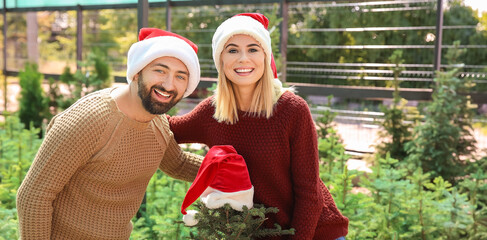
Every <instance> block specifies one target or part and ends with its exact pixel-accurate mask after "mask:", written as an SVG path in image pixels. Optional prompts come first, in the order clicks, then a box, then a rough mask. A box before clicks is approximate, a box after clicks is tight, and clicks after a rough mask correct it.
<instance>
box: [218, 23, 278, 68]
mask: <svg viewBox="0 0 487 240" xmlns="http://www.w3.org/2000/svg"><path fill="white" fill-rule="evenodd" d="M237 34H246V35H249V36H251V37H253V38H255V40H257V42H259V43H260V45H261V46H262V48H264V52H265V54H266V59H267V61H266V62H267V63H269V64H270V63H271V60H270V59H271V56H272V55H271V54H272V47H271V36H270V34H269V31H267V29H265V27H264V25H262V23H261V22H259V21H257V20H255V19H253V18H252V17H249V16H235V17H231V18H229V19H227V20H225V21H224V22H223V23H222V24H221V25H220V26H219V27H218V28H217V29H216V31H215V34H214V35H213V40H212V49H213V61H215V66H216V69H217V71H220V67H219V66H220V55H221V53H222V51H223V47H224V46H225V44H226V43H227V41H228V39H230V38H231V37H232V36H234V35H237ZM269 67H270V65H269ZM269 69H271V68H269Z"/></svg>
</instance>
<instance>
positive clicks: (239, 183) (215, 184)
mask: <svg viewBox="0 0 487 240" xmlns="http://www.w3.org/2000/svg"><path fill="white" fill-rule="evenodd" d="M199 197H201V198H200V200H201V201H202V202H203V203H204V204H205V205H206V207H208V208H210V209H216V208H220V207H223V206H224V205H225V204H226V203H228V204H230V206H231V207H232V208H233V209H235V210H237V211H242V208H243V206H247V207H248V208H252V207H253V206H254V187H253V186H252V183H251V182H250V176H249V172H248V170H247V164H246V163H245V160H244V159H243V157H242V156H241V155H239V154H237V151H236V150H235V148H233V147H232V146H229V145H222V146H213V147H212V148H211V149H210V150H209V151H208V153H207V154H206V156H205V158H204V159H203V162H202V163H201V166H200V169H199V171H198V174H197V175H196V178H195V180H194V182H193V184H191V186H190V187H189V190H188V192H187V193H186V196H185V198H184V200H183V204H182V205H181V213H182V214H183V215H184V216H183V221H184V223H185V224H186V225H187V226H194V225H196V224H197V223H198V221H197V220H196V219H195V218H194V215H195V214H196V213H197V211H195V210H188V211H187V212H186V208H187V207H189V205H191V204H192V203H193V202H194V201H196V199H198V198H199Z"/></svg>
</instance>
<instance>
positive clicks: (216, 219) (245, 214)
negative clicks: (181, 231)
mask: <svg viewBox="0 0 487 240" xmlns="http://www.w3.org/2000/svg"><path fill="white" fill-rule="evenodd" d="M195 207H196V208H198V213H196V215H195V218H196V219H197V220H198V224H196V225H195V226H194V227H195V228H196V229H197V232H198V234H197V235H196V236H194V235H193V234H191V239H205V240H212V239H218V240H220V239H239V240H244V239H254V238H260V237H272V236H282V235H294V229H292V228H291V229H289V230H283V229H282V228H281V226H279V225H278V224H276V225H275V228H271V229H268V228H263V227H262V224H263V223H264V221H265V220H266V219H267V218H266V217H265V215H266V214H268V213H277V212H278V211H279V210H278V209H277V208H275V207H269V208H266V207H265V206H264V205H261V204H255V205H254V207H253V208H251V209H248V208H247V206H243V209H242V210H243V211H237V210H234V209H233V208H232V207H231V206H230V204H228V203H227V204H225V205H224V206H223V207H221V208H217V209H209V208H208V207H206V206H205V204H203V203H201V202H198V203H196V204H195Z"/></svg>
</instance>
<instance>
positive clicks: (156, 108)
mask: <svg viewBox="0 0 487 240" xmlns="http://www.w3.org/2000/svg"><path fill="white" fill-rule="evenodd" d="M137 85H138V88H139V91H138V94H139V97H140V99H141V100H142V105H143V106H144V108H145V110H146V111H147V112H149V113H150V114H154V115H160V114H163V113H166V112H167V111H169V110H170V109H171V108H172V107H174V105H176V104H177V103H178V102H179V100H181V98H180V99H176V98H175V96H177V95H178V92H177V91H166V89H164V88H163V87H162V86H152V87H151V88H150V89H149V90H147V86H146V85H145V82H144V79H143V78H142V73H139V80H138V83H137ZM154 88H156V89H158V90H160V91H162V92H166V93H168V94H171V95H172V96H173V98H172V99H171V101H170V102H168V103H161V102H158V101H155V100H154V101H153V100H152V97H151V93H152V91H153V89H154Z"/></svg>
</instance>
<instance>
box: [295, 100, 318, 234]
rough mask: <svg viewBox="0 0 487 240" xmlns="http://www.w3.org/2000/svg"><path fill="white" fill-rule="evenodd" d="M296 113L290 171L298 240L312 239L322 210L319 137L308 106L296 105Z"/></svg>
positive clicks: (304, 103) (303, 103)
mask: <svg viewBox="0 0 487 240" xmlns="http://www.w3.org/2000/svg"><path fill="white" fill-rule="evenodd" d="M293 105H294V106H293V107H295V108H296V109H295V111H293V112H294V114H293V121H292V126H291V129H290V131H291V135H290V136H291V139H290V144H291V172H292V178H293V179H292V182H293V190H294V200H295V203H294V212H293V219H292V223H291V226H292V227H293V228H295V229H296V235H294V236H295V237H296V238H299V239H312V238H313V235H314V232H315V229H316V226H317V223H318V220H319V217H320V214H321V210H322V206H323V204H322V201H323V199H322V195H321V191H320V184H321V179H320V177H319V162H318V160H319V157H318V143H317V142H318V136H317V133H316V128H315V125H314V121H313V119H312V117H311V112H310V110H309V107H308V105H307V103H306V102H305V101H304V100H303V99H301V98H299V99H298V101H295V102H293Z"/></svg>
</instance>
